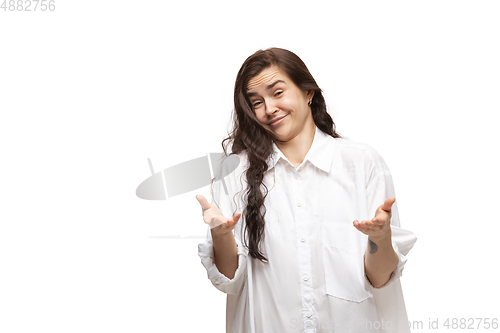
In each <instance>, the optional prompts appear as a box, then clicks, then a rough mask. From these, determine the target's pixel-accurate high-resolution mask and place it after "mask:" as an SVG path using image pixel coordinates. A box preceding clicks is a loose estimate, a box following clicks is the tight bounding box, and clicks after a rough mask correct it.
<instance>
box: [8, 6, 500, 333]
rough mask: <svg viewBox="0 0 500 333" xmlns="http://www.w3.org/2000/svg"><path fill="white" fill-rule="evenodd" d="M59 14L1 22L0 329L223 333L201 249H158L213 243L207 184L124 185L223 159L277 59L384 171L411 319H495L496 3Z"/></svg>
mask: <svg viewBox="0 0 500 333" xmlns="http://www.w3.org/2000/svg"><path fill="white" fill-rule="evenodd" d="M55 4H56V9H55V11H46V12H42V11H32V12H22V11H17V10H14V11H9V10H5V11H4V10H3V9H2V10H0V32H1V34H0V66H1V69H0V110H1V115H2V117H1V121H0V139H1V161H2V162H1V165H0V168H1V173H0V177H1V178H0V193H1V197H0V199H1V201H0V207H1V209H0V223H1V229H0V331H1V332H6V333H14V332H42V331H50V332H54V333H55V332H148V333H159V332H164V333H167V332H207V333H211V332H223V331H224V329H225V301H226V296H225V294H223V293H222V292H220V291H218V290H217V289H215V287H214V286H213V285H212V284H211V283H210V282H209V280H208V279H207V274H206V271H205V269H204V267H203V266H202V264H201V262H200V258H199V257H198V245H197V244H198V243H199V242H200V241H201V239H200V238H198V239H197V238H179V239H169V238H167V237H166V236H176V235H180V236H182V237H188V236H193V235H194V236H196V235H198V236H200V235H201V236H204V235H206V232H207V228H206V226H205V225H204V224H203V222H202V220H201V209H200V207H199V205H198V202H197V201H196V200H195V194H197V193H200V194H208V187H206V188H202V189H200V190H199V191H193V192H190V193H186V194H183V195H180V196H177V197H174V198H171V199H169V200H167V201H148V200H142V199H139V198H138V197H136V195H135V190H136V188H137V186H138V185H139V184H140V183H141V182H142V181H143V180H144V179H146V178H147V177H149V176H150V175H151V170H150V168H149V165H148V161H147V158H151V161H152V164H153V167H154V169H155V171H160V170H163V169H165V168H167V167H169V166H173V165H176V164H178V163H181V162H184V161H188V160H190V159H193V158H197V157H201V156H204V155H205V154H206V153H208V152H219V151H221V145H220V142H221V140H222V139H223V138H224V135H225V133H226V131H227V129H228V128H229V125H230V122H229V120H230V112H231V110H232V93H233V92H232V89H233V84H234V79H235V77H236V73H237V71H238V69H239V67H240V65H241V64H242V63H243V61H244V60H245V59H246V57H248V56H249V55H250V54H252V53H253V52H255V51H257V50H258V49H261V48H267V47H272V46H277V47H283V48H287V49H289V50H291V51H293V52H295V53H296V54H297V55H299V56H300V57H301V58H302V59H303V60H304V62H305V63H306V64H307V65H308V67H309V69H310V71H311V73H312V74H313V76H315V78H316V80H317V82H318V84H319V85H320V87H322V89H323V90H324V95H325V98H326V100H327V103H328V107H329V110H330V113H331V114H332V116H333V118H334V121H335V123H336V125H337V130H338V131H339V132H340V133H341V134H342V135H344V136H345V137H347V138H350V139H352V140H355V141H360V142H364V143H368V144H370V145H371V146H373V147H374V148H375V149H376V150H377V151H378V152H380V154H381V155H382V156H383V157H384V159H385V160H386V162H387V164H388V166H389V168H390V170H391V172H392V175H393V179H394V183H395V188H396V195H397V203H398V207H399V212H400V217H401V223H402V227H404V228H407V229H409V230H412V231H414V232H415V233H416V234H417V236H418V241H417V243H416V245H415V247H414V248H413V249H412V251H411V252H410V253H409V255H408V263H407V265H406V268H405V271H404V274H403V277H402V286H403V292H404V295H405V300H406V306H407V311H408V315H409V319H410V321H421V322H422V323H423V325H424V326H423V328H425V329H427V326H428V321H429V320H436V319H437V318H438V319H439V325H441V326H440V327H441V328H442V327H443V326H442V324H443V322H444V320H446V318H485V317H489V318H499V317H500V312H499V311H498V306H496V305H495V304H496V302H495V300H497V299H498V297H499V296H500V294H499V292H498V288H496V282H497V276H496V274H495V272H496V267H495V266H496V264H497V263H498V259H497V256H496V253H497V246H496V245H495V243H496V242H495V241H496V240H497V237H498V232H499V231H500V228H499V222H500V221H499V218H498V215H497V209H495V208H494V207H496V206H495V205H496V204H497V201H498V199H499V195H498V187H499V186H500V181H499V177H498V170H499V168H500V165H499V159H498V136H497V133H496V132H497V124H496V119H498V118H497V117H496V114H498V112H499V111H500V99H499V98H498V97H499V92H500V82H499V79H498V78H499V77H500V65H499V61H498V59H500V44H499V43H498V41H499V39H500V20H498V17H499V15H500V3H498V1H486V0H482V1H456V0H453V1H444V0H432V1H428V0H426V1H418V2H417V1H412V2H410V1H343V2H340V1H321V2H318V1H309V2H305V1H295V2H294V1H292V2H290V1H288V2H285V1H280V2H277V1H252V2H248V1H246V2H236V1H234V2H229V1H227V2H221V1H191V2H181V1H141V2H139V1H109V0H108V1H79V2H77V1H60V0H56V2H55ZM381 204H382V203H381ZM423 328H417V329H414V330H413V331H414V332H419V331H420V332H423V331H426V330H424V329H423ZM431 331H432V330H431ZM450 331H451V329H450ZM456 331H460V330H456ZM474 331H481V330H474ZM484 331H485V332H489V331H491V329H490V330H484Z"/></svg>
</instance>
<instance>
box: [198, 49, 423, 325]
mask: <svg viewBox="0 0 500 333" xmlns="http://www.w3.org/2000/svg"><path fill="white" fill-rule="evenodd" d="M234 108H235V109H234V117H233V119H234V128H233V131H232V133H231V134H230V135H229V137H228V138H226V139H225V140H224V141H223V147H224V151H226V147H227V143H231V152H232V154H234V155H236V156H237V157H238V158H239V164H238V165H237V167H236V169H235V170H234V171H233V172H231V171H232V170H233V169H234V168H232V167H231V166H230V165H228V163H223V164H222V166H221V169H220V174H222V175H227V174H228V173H229V175H227V176H226V177H224V179H223V182H222V181H216V182H215V183H213V186H212V190H213V202H212V203H208V201H207V200H206V199H205V198H204V197H203V196H201V195H197V196H196V198H197V200H198V201H199V203H200V205H201V207H202V210H203V219H204V221H205V223H207V224H209V226H210V229H209V230H210V232H209V233H208V235H207V239H206V241H204V242H203V243H201V244H199V246H198V251H199V256H200V258H201V261H202V264H203V265H204V267H205V268H206V269H207V273H208V278H209V279H210V280H211V282H212V283H213V285H214V286H215V287H216V288H217V289H219V290H221V291H222V292H224V293H226V294H227V310H226V332H235V333H245V332H251V333H261V332H264V333H267V332H409V329H408V319H407V315H406V310H405V304H404V299H403V295H402V291H401V285H400V281H399V276H401V272H402V270H403V266H404V265H405V263H406V255H407V254H408V252H409V250H410V249H411V248H412V246H413V244H414V243H415V241H416V237H415V235H414V234H413V233H411V232H409V231H406V230H404V229H401V228H400V227H399V226H400V224H399V215H398V210H397V206H396V203H395V200H396V199H395V192H394V186H393V183H392V177H391V174H390V172H389V169H388V167H387V165H386V164H385V162H384V160H383V158H382V157H381V156H380V155H379V154H378V153H377V151H375V150H374V149H373V148H372V147H371V146H369V145H367V144H364V143H359V142H354V141H351V140H347V139H344V138H342V137H341V136H340V135H339V134H338V133H337V132H336V131H335V124H334V122H333V121H332V118H331V117H330V115H329V114H328V113H327V111H326V105H325V100H324V98H323V95H322V93H321V89H320V88H319V87H318V85H317V84H316V82H315V80H314V78H313V77H312V75H311V74H310V73H309V71H308V69H307V67H306V66H305V64H304V63H303V62H302V61H301V60H300V58H299V57H297V56H296V55H295V54H294V53H292V52H290V51H287V50H284V49H279V48H271V49H267V50H260V51H258V52H256V53H255V54H253V55H251V56H250V57H249V58H248V59H247V60H246V61H245V62H244V63H243V65H242V67H241V69H240V71H239V72H238V76H237V78H236V84H235V90H234ZM225 144H226V145H225ZM234 155H232V156H234Z"/></svg>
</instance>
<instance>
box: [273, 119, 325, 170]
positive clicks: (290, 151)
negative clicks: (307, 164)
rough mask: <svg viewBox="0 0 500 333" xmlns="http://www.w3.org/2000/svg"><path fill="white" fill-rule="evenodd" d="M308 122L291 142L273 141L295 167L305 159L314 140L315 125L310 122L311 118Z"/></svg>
mask: <svg viewBox="0 0 500 333" xmlns="http://www.w3.org/2000/svg"><path fill="white" fill-rule="evenodd" d="M308 120H309V121H307V123H306V125H305V126H304V129H303V130H302V132H300V133H299V134H298V135H297V136H296V137H295V138H293V139H292V140H290V141H287V142H279V141H275V143H276V146H277V147H278V148H279V150H281V152H282V153H283V155H285V156H286V158H287V159H288V160H289V161H290V163H292V164H293V165H294V166H295V167H298V166H299V165H300V163H302V162H303V161H304V157H306V155H307V152H308V151H309V149H310V148H311V146H312V143H313V140H314V133H315V132H316V124H315V123H314V121H313V120H312V117H311V118H309V119H308Z"/></svg>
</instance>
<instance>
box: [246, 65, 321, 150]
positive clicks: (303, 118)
mask: <svg viewBox="0 0 500 333" xmlns="http://www.w3.org/2000/svg"><path fill="white" fill-rule="evenodd" d="M313 95H314V91H313V90H311V91H309V92H306V91H303V90H301V89H300V88H299V87H297V86H296V85H295V84H294V83H293V81H292V80H291V79H290V78H289V77H288V76H287V75H286V74H285V73H284V72H282V71H281V70H280V69H279V68H278V67H276V66H272V67H268V68H266V69H264V70H263V71H262V72H260V73H259V74H258V75H257V76H255V77H253V78H251V79H250V81H249V82H248V85H247V96H248V98H249V100H250V104H251V105H252V107H253V110H254V111H255V115H256V116H257V119H258V120H259V122H260V124H261V125H262V126H263V127H264V128H265V129H266V130H267V131H268V132H269V133H270V134H271V136H272V137H273V139H275V140H277V141H280V142H286V141H290V140H291V139H293V138H295V137H296V136H297V135H298V134H300V133H301V132H302V130H303V129H304V128H305V126H306V125H310V124H311V122H312V121H313V120H312V115H311V108H310V106H309V105H308V102H309V100H310V99H311V98H312V97H313Z"/></svg>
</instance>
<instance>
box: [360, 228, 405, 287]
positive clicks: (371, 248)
mask: <svg viewBox="0 0 500 333" xmlns="http://www.w3.org/2000/svg"><path fill="white" fill-rule="evenodd" d="M398 262H399V258H398V255H397V253H396V252H395V251H394V248H393V247H392V241H391V233H390V232H389V233H388V234H387V235H385V236H384V237H383V238H372V237H371V236H370V237H368V245H367V248H366V253H365V273H366V276H367V277H368V280H370V283H371V284H372V285H373V286H374V287H375V288H379V287H382V286H383V285H384V284H386V283H387V282H388V281H389V278H390V277H391V273H392V272H393V271H394V270H395V269H396V267H397V266H398Z"/></svg>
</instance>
